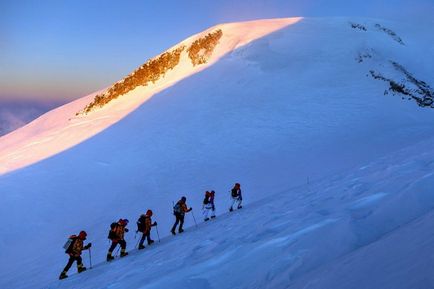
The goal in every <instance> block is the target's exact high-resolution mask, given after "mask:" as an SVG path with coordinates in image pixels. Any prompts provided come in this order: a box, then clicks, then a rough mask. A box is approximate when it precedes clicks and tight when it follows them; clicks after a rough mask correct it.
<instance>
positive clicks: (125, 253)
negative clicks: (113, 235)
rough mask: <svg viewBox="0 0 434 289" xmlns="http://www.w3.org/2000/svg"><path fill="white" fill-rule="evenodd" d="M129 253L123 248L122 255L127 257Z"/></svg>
mask: <svg viewBox="0 0 434 289" xmlns="http://www.w3.org/2000/svg"><path fill="white" fill-rule="evenodd" d="M127 255H128V252H125V249H122V250H121V257H125V256H127Z"/></svg>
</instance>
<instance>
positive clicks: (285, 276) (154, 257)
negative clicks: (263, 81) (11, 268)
mask: <svg viewBox="0 0 434 289" xmlns="http://www.w3.org/2000/svg"><path fill="white" fill-rule="evenodd" d="M432 141H433V139H432V138H431V139H430V140H429V141H428V142H423V143H420V144H418V145H415V146H412V147H409V148H407V149H404V150H402V151H399V152H397V153H394V154H389V155H387V156H385V157H383V158H381V159H379V160H377V161H374V162H372V163H369V164H367V165H366V166H363V167H359V168H355V169H354V170H351V171H349V172H347V173H344V174H340V175H336V176H334V177H333V178H332V179H328V178H326V179H323V180H321V181H319V182H316V183H314V184H310V185H309V186H308V185H304V186H300V187H297V188H294V189H290V190H287V191H283V192H275V193H274V194H273V195H271V196H269V197H266V198H264V199H262V200H261V201H259V202H256V203H253V204H251V205H249V206H247V207H245V208H244V209H242V210H241V211H236V212H234V213H231V214H226V215H224V216H221V217H218V218H217V219H216V220H215V221H212V222H209V223H203V224H201V225H200V226H199V227H198V228H197V229H196V228H194V227H193V228H190V229H189V230H187V232H186V233H185V234H183V235H180V236H176V237H168V238H165V239H163V240H162V243H161V244H156V245H155V246H154V245H153V246H152V247H148V248H146V249H145V250H143V251H134V252H132V255H131V256H129V257H128V258H126V259H124V260H118V261H117V262H114V263H111V264H98V265H96V266H95V268H94V269H93V270H92V271H90V272H87V273H85V274H81V275H75V276H71V278H70V279H69V280H66V281H62V282H58V281H56V282H52V283H51V284H50V285H48V286H47V287H46V288H50V289H51V288H89V289H90V288H141V289H145V288H147V289H148V288H149V289H151V288H191V289H208V288H258V289H259V288H309V289H310V288H378V289H380V288H396V289H398V288H432V286H434V277H433V276H432V268H433V266H434V252H433V250H432V248H433V246H434V234H432V226H433V224H434V219H433V218H434V212H433V211H432V209H433V207H434V194H432V188H433V182H434V174H433V169H434V149H433V148H432V146H431V144H432ZM420 151H424V153H423V154H420ZM217 200H218V205H220V206H225V199H224V198H223V199H222V198H220V199H217ZM187 220H188V221H190V224H192V221H191V220H192V219H191V216H188V217H187ZM154 236H155V233H154ZM131 243H132V244H134V243H135V242H134V240H131ZM84 255H85V256H84V257H85V260H86V258H87V256H86V254H84Z"/></svg>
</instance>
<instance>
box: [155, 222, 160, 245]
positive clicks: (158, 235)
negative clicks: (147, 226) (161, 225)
mask: <svg viewBox="0 0 434 289" xmlns="http://www.w3.org/2000/svg"><path fill="white" fill-rule="evenodd" d="M155 230H156V231H157V237H158V243H161V240H160V233H158V225H157V226H155Z"/></svg>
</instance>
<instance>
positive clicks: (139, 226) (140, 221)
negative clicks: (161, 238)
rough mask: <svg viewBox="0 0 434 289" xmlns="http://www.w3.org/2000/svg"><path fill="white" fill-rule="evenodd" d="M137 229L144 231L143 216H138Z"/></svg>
mask: <svg viewBox="0 0 434 289" xmlns="http://www.w3.org/2000/svg"><path fill="white" fill-rule="evenodd" d="M137 231H139V232H142V233H143V232H144V231H145V217H144V216H140V218H139V219H138V220H137Z"/></svg>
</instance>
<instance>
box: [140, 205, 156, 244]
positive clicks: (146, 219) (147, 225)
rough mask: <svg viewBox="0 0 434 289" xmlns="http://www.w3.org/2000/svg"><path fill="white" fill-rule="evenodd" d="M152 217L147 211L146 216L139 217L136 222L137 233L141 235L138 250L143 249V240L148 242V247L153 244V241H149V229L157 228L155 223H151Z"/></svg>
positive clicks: (149, 211)
mask: <svg viewBox="0 0 434 289" xmlns="http://www.w3.org/2000/svg"><path fill="white" fill-rule="evenodd" d="M152 215H153V213H152V210H148V211H147V212H146V214H144V215H141V216H140V218H139V220H138V221H137V231H138V232H142V233H143V235H142V238H141V239H140V243H139V250H142V249H145V246H144V245H143V243H144V242H145V239H147V240H148V245H151V244H152V243H154V240H152V239H151V228H152V227H154V226H157V222H154V223H152V219H151V217H152Z"/></svg>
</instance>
